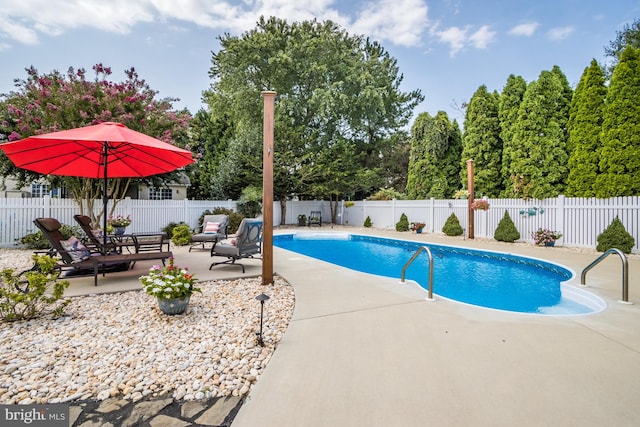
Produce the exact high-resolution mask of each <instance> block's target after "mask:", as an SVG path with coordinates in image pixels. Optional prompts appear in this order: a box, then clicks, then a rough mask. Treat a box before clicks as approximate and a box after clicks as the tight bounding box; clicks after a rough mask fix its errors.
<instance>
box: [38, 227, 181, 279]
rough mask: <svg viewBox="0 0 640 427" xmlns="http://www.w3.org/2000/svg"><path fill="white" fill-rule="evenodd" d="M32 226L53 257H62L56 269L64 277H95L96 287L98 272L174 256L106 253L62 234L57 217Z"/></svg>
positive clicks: (148, 253)
mask: <svg viewBox="0 0 640 427" xmlns="http://www.w3.org/2000/svg"><path fill="white" fill-rule="evenodd" d="M33 223H34V224H35V225H36V227H38V228H39V229H40V230H41V231H42V234H43V235H44V236H45V237H46V238H47V240H48V241H49V244H50V245H51V250H50V251H49V255H50V256H56V255H59V256H60V260H59V262H58V265H57V267H58V268H60V269H61V270H64V271H65V275H66V276H69V275H82V274H93V278H94V285H95V286H97V285H98V273H99V272H102V273H103V275H104V273H107V272H113V271H124V270H127V269H129V267H130V266H131V265H132V264H133V263H135V261H143V260H145V261H146V260H155V259H159V260H162V261H163V262H164V260H165V259H167V258H171V257H173V254H172V253H171V251H156V252H141V253H134V254H122V253H107V254H103V253H102V252H100V251H97V250H95V249H94V248H90V247H87V246H85V245H84V244H83V243H82V242H81V241H80V240H79V239H78V238H77V237H75V236H71V237H70V238H69V239H65V237H64V236H63V235H62V233H61V232H60V227H61V224H60V222H59V221H58V220H57V219H55V218H36V219H34V220H33Z"/></svg>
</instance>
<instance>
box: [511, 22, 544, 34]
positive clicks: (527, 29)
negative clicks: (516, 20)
mask: <svg viewBox="0 0 640 427" xmlns="http://www.w3.org/2000/svg"><path fill="white" fill-rule="evenodd" d="M539 26H540V24H539V23H537V22H528V23H526V24H520V25H516V26H515V27H513V28H512V29H510V30H509V34H512V35H514V36H527V37H531V36H532V35H533V33H535V32H536V30H537V29H538V27H539Z"/></svg>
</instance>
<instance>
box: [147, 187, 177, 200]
mask: <svg viewBox="0 0 640 427" xmlns="http://www.w3.org/2000/svg"><path fill="white" fill-rule="evenodd" d="M171 199H173V192H172V191H171V189H170V188H150V189H149V200H171Z"/></svg>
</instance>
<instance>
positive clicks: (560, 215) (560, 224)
mask: <svg viewBox="0 0 640 427" xmlns="http://www.w3.org/2000/svg"><path fill="white" fill-rule="evenodd" d="M564 199H565V197H564V195H562V194H560V195H559V196H558V197H557V198H556V227H555V230H556V231H559V232H560V233H561V234H562V235H563V236H564V235H565V230H564V202H565V200H564ZM563 243H564V241H563Z"/></svg>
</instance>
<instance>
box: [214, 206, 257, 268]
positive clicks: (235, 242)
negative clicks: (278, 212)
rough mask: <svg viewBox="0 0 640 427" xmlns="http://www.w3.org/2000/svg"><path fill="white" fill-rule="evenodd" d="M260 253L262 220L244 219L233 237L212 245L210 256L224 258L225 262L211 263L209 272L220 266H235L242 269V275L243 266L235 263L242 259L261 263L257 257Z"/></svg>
mask: <svg viewBox="0 0 640 427" xmlns="http://www.w3.org/2000/svg"><path fill="white" fill-rule="evenodd" d="M261 253H262V220H260V219H249V218H245V219H243V220H242V222H240V226H239V227H238V232H237V233H236V234H235V235H234V236H230V240H229V241H216V242H214V243H213V247H211V256H212V257H225V258H227V260H226V261H222V262H213V263H211V265H210V266H209V270H211V269H212V268H213V267H214V266H216V265H220V264H236V265H239V266H240V267H242V272H243V273H244V265H243V264H240V263H236V261H237V260H239V259H243V258H256V259H260V260H261V261H262V258H261V257H259V255H260V254H261Z"/></svg>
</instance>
